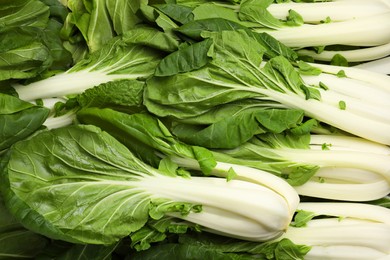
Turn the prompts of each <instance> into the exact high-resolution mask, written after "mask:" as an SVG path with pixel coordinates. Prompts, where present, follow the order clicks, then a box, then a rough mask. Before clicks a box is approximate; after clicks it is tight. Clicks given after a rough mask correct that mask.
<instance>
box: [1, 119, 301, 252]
mask: <svg viewBox="0 0 390 260" xmlns="http://www.w3.org/2000/svg"><path fill="white" fill-rule="evenodd" d="M200 151H202V150H201V149H200ZM227 170H228V169H227ZM0 176H1V177H0V178H1V182H0V183H1V192H2V195H3V197H4V201H5V202H6V205H8V208H9V210H10V212H11V213H12V214H13V215H14V216H15V217H16V219H17V220H18V221H20V222H21V223H22V224H23V225H24V226H25V227H27V228H28V229H30V230H32V231H34V232H37V233H39V234H43V235H45V236H48V237H49V238H52V239H59V240H65V241H68V242H74V243H87V244H106V245H110V244H113V243H115V242H117V241H119V240H121V239H122V238H124V237H128V236H130V237H131V238H132V241H133V243H134V244H135V245H133V246H136V245H139V248H141V249H142V248H145V245H148V243H149V242H156V241H160V240H163V239H165V237H166V234H167V233H169V230H171V231H172V230H173V232H174V230H178V232H183V230H184V231H185V230H186V228H188V229H191V228H192V229H199V228H200V229H201V230H204V231H210V232H215V233H219V234H223V235H226V236H232V237H237V238H240V239H245V240H253V241H264V240H269V239H272V238H275V237H278V236H280V235H282V233H283V232H284V231H285V229H286V228H287V227H288V225H289V224H290V221H291V218H292V215H291V210H292V211H295V209H290V208H289V204H288V203H287V202H286V199H285V198H284V197H283V196H282V195H281V194H279V193H278V190H274V189H272V188H269V187H267V186H266V185H262V184H260V183H256V182H252V181H248V180H245V179H243V180H239V179H233V180H231V181H226V178H218V177H202V176H190V175H189V174H186V173H185V172H183V171H180V170H179V171H177V167H176V166H175V165H174V164H172V163H170V162H169V161H166V160H165V161H163V162H162V164H161V167H160V169H159V170H158V169H156V168H153V167H151V166H149V165H147V164H146V163H144V162H142V161H141V160H139V159H137V158H136V157H135V156H134V154H133V153H131V152H130V151H129V149H127V148H126V147H125V146H124V145H123V144H121V143H120V142H119V141H117V140H116V139H115V138H114V137H112V136H111V135H109V134H108V133H107V132H104V131H102V130H100V129H99V128H97V127H96V126H92V125H88V126H82V125H73V126H68V127H62V128H58V129H54V130H43V131H41V132H39V133H36V134H35V135H34V136H33V137H31V138H29V139H26V140H22V141H20V142H18V143H16V144H14V145H13V146H12V147H11V148H10V149H9V150H8V151H7V153H6V154H5V156H3V159H2V163H1V175H0ZM271 176H272V175H271ZM275 179H276V181H280V179H279V178H277V177H275ZM283 192H285V191H283ZM296 196H297V195H296ZM295 198H297V197H295ZM75 205H77V206H76V207H75ZM180 219H181V221H180ZM151 229H152V230H151ZM149 231H150V232H149ZM151 233H152V234H154V235H151ZM142 234H145V236H142ZM140 236H141V237H140ZM146 247H147V246H146Z"/></svg>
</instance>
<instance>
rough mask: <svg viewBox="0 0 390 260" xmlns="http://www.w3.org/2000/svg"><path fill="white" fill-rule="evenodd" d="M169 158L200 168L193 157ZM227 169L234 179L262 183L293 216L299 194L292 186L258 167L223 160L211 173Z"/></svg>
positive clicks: (181, 164) (218, 172)
mask: <svg viewBox="0 0 390 260" xmlns="http://www.w3.org/2000/svg"><path fill="white" fill-rule="evenodd" d="M171 160H172V161H174V162H175V163H177V164H178V165H179V166H181V167H185V168H188V169H195V170H200V167H199V164H198V162H197V161H196V160H194V159H187V158H185V159H184V158H179V157H171ZM229 169H233V170H234V172H235V173H236V174H237V175H236V176H235V177H234V179H236V180H243V181H248V182H253V183H256V184H257V185H263V186H265V187H267V188H268V189H270V190H272V191H273V192H275V193H277V194H279V195H280V196H281V197H282V198H283V199H284V200H285V201H286V203H287V205H288V208H289V210H288V212H289V214H290V216H291V217H292V216H293V214H294V212H295V210H296V207H297V205H298V203H299V196H298V194H297V192H296V191H295V190H294V188H292V187H291V186H290V185H289V184H288V183H287V182H286V181H285V180H283V179H281V178H279V177H277V176H275V175H273V174H271V173H268V172H265V171H262V170H259V169H255V168H251V167H247V166H242V165H235V164H230V163H223V162H217V165H216V166H215V167H214V169H213V171H212V173H211V174H212V175H214V176H219V177H227V172H228V171H229Z"/></svg>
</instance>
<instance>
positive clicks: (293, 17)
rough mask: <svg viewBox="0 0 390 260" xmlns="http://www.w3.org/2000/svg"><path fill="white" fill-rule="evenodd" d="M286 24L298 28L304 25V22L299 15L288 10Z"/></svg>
mask: <svg viewBox="0 0 390 260" xmlns="http://www.w3.org/2000/svg"><path fill="white" fill-rule="evenodd" d="M286 23H287V25H289V26H300V25H302V24H304V20H303V18H302V16H301V15H300V14H299V13H297V12H296V11H294V10H289V11H288V16H287V22H286Z"/></svg>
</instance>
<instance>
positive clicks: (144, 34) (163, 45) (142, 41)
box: [122, 27, 179, 52]
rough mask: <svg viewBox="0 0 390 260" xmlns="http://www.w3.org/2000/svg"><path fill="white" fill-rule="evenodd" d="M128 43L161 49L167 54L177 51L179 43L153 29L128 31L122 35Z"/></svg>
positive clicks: (139, 28)
mask: <svg viewBox="0 0 390 260" xmlns="http://www.w3.org/2000/svg"><path fill="white" fill-rule="evenodd" d="M122 38H123V41H124V42H126V43H134V44H139V45H145V46H149V47H151V48H154V49H160V50H163V51H166V52H173V51H176V50H177V49H178V47H179V42H178V41H177V40H176V39H175V38H173V37H172V36H170V35H169V34H167V33H163V32H161V31H159V30H157V29H155V28H153V27H138V28H134V29H132V30H128V31H126V32H124V33H123V35H122Z"/></svg>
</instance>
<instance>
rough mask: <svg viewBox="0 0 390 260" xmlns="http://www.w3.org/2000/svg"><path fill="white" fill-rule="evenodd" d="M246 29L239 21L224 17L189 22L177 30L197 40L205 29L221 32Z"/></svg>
mask: <svg viewBox="0 0 390 260" xmlns="http://www.w3.org/2000/svg"><path fill="white" fill-rule="evenodd" d="M238 29H246V27H245V26H243V25H240V24H239V23H236V22H233V21H230V20H227V19H223V18H208V19H201V20H195V21H191V22H187V23H186V24H184V25H182V26H180V27H179V28H177V29H176V31H178V32H180V33H182V34H184V35H186V36H188V37H190V38H193V39H196V40H200V39H202V37H201V33H202V32H203V31H211V32H220V31H224V30H238Z"/></svg>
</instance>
